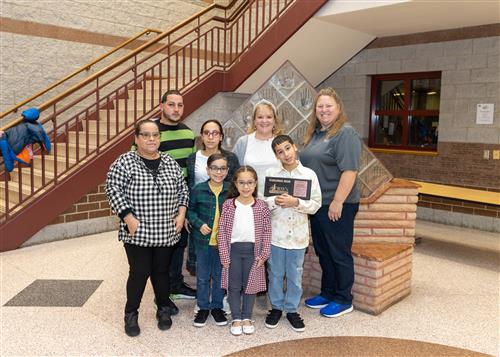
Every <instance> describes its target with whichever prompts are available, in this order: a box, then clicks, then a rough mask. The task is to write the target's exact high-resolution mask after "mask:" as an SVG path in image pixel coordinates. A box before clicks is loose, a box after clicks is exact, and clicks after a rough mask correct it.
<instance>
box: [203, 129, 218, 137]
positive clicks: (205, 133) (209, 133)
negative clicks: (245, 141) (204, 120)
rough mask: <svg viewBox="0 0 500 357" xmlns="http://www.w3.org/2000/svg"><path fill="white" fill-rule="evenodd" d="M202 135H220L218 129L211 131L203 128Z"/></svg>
mask: <svg viewBox="0 0 500 357" xmlns="http://www.w3.org/2000/svg"><path fill="white" fill-rule="evenodd" d="M203 135H205V136H213V137H214V138H217V137H218V136H219V135H220V131H217V130H212V131H208V130H203Z"/></svg>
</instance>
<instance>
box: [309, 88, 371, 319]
mask: <svg viewBox="0 0 500 357" xmlns="http://www.w3.org/2000/svg"><path fill="white" fill-rule="evenodd" d="M304 145H305V146H304V148H303V149H302V151H301V154H300V159H301V162H302V164H303V165H304V166H306V167H309V168H310V169H312V170H313V171H314V172H315V173H316V175H317V176H318V179H319V183H320V186H321V194H322V206H321V207H320V209H319V210H318V212H317V213H316V214H314V215H313V216H311V233H312V239H313V244H314V250H315V251H316V255H317V256H318V258H319V263H320V265H321V269H322V277H321V293H320V294H319V295H317V296H314V297H312V298H309V299H306V300H305V304H306V306H307V307H310V308H313V309H321V310H320V314H321V315H322V316H325V317H338V316H341V315H343V314H346V313H349V312H351V311H352V310H353V307H352V294H351V289H352V285H353V283H354V262H353V258H352V254H351V248H352V240H353V232H354V217H355V216H356V213H357V212H358V207H359V198H360V192H359V189H358V187H357V184H356V178H357V173H358V169H359V157H360V154H361V139H360V137H359V135H358V133H357V132H356V130H354V128H353V127H352V126H350V125H349V124H348V123H347V116H346V114H345V112H344V105H343V104H342V101H341V99H340V97H339V96H338V94H337V93H336V92H335V90H333V89H332V88H325V89H322V90H321V91H320V92H319V94H318V96H317V98H316V103H315V112H314V113H313V115H312V118H311V120H310V122H309V127H308V128H307V131H306V134H305V137H304Z"/></svg>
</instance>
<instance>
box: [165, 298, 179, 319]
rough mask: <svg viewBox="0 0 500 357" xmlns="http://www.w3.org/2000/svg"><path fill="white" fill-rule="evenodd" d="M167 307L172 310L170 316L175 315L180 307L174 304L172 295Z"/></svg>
mask: <svg viewBox="0 0 500 357" xmlns="http://www.w3.org/2000/svg"><path fill="white" fill-rule="evenodd" d="M167 307H168V309H169V310H170V316H174V315H177V314H178V313H179V308H178V307H177V305H175V304H174V302H173V301H172V299H171V298H170V297H169V298H168V300H167Z"/></svg>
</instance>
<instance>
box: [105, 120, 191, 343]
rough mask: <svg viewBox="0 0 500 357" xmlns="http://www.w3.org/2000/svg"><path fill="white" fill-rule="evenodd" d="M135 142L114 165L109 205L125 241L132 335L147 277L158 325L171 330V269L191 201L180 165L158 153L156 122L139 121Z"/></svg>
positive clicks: (127, 327)
mask: <svg viewBox="0 0 500 357" xmlns="http://www.w3.org/2000/svg"><path fill="white" fill-rule="evenodd" d="M135 143H136V145H137V150H136V151H129V152H127V153H125V154H123V155H121V156H120V157H119V158H118V159H117V160H116V161H115V162H114V163H113V164H112V165H111V167H110V169H109V172H108V177H107V180H106V195H107V196H108V200H109V203H110V206H111V209H112V210H113V212H115V213H116V214H117V215H118V216H119V217H120V229H119V232H118V239H119V240H120V241H122V242H123V243H124V247H125V252H126V254H127V259H128V262H129V266H130V269H129V276H128V280H127V303H126V305H125V333H126V334H127V335H128V336H137V335H139V333H140V328H139V324H138V310H139V305H140V303H141V299H142V295H143V293H144V289H145V287H146V282H147V280H148V278H150V279H151V284H152V285H153V291H154V294H155V298H156V304H157V305H158V309H157V312H156V318H157V320H158V328H159V329H160V330H167V329H169V328H170V327H171V325H172V320H171V318H170V309H169V308H168V298H169V295H170V282H169V271H168V270H169V266H170V260H171V257H172V251H173V246H174V245H175V244H176V243H177V242H178V241H179V239H180V231H181V229H182V227H183V225H184V219H185V216H186V210H187V206H188V203H189V194H188V188H187V184H186V182H185V180H184V176H183V174H182V169H181V168H180V166H179V165H178V164H177V163H176V162H175V160H174V159H172V158H171V157H170V156H169V155H167V154H163V153H160V152H159V151H158V148H159V146H160V130H159V128H158V124H157V123H156V122H154V121H151V120H143V121H141V122H139V123H138V124H137V125H136V128H135Z"/></svg>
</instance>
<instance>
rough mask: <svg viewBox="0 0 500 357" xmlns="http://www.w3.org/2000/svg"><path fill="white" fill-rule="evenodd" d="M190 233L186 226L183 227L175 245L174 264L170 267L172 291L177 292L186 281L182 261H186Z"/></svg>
mask: <svg viewBox="0 0 500 357" xmlns="http://www.w3.org/2000/svg"><path fill="white" fill-rule="evenodd" d="M188 235H189V233H188V232H187V231H186V229H185V228H182V231H181V239H180V240H179V242H177V244H176V245H174V246H173V247H172V248H173V251H172V264H171V267H170V286H171V287H172V289H171V290H172V291H173V292H175V290H177V289H178V288H179V287H181V286H182V284H183V283H184V276H183V275H182V265H183V264H182V263H183V261H184V250H185V249H186V246H187V244H188Z"/></svg>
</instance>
